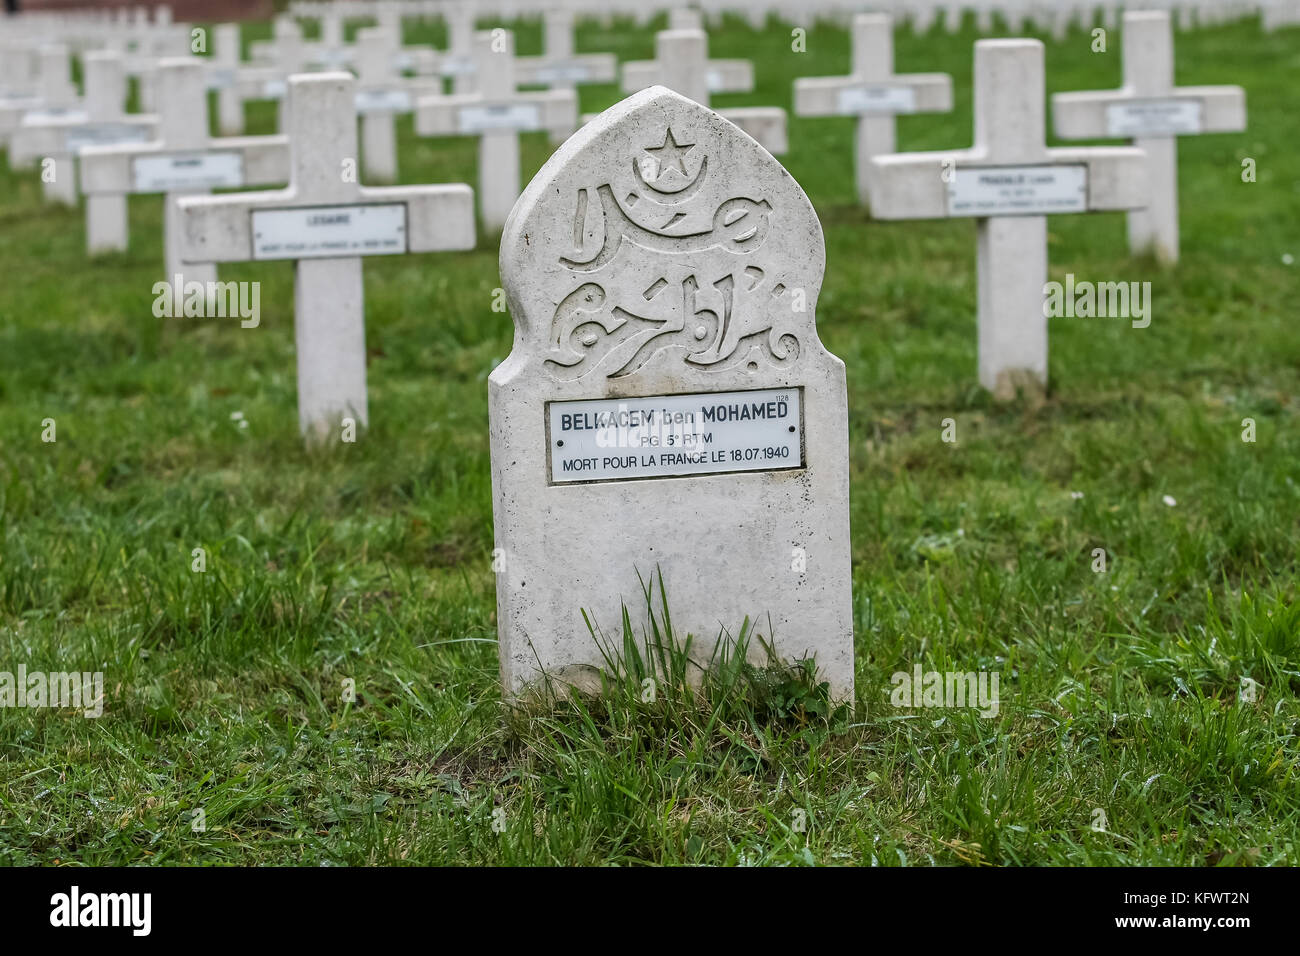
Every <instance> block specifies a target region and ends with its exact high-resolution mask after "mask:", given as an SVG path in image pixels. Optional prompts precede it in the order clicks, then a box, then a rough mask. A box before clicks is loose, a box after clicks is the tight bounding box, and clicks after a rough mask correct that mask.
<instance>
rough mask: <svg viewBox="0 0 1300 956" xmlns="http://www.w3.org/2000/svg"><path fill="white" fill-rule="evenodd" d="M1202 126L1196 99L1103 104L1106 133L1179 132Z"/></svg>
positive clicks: (1175, 134) (1199, 130)
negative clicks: (1104, 107)
mask: <svg viewBox="0 0 1300 956" xmlns="http://www.w3.org/2000/svg"><path fill="white" fill-rule="evenodd" d="M1203 128H1204V127H1203V126H1202V123H1201V101H1200V100H1138V101H1136V102H1127V103H1110V104H1108V105H1107V106H1106V133H1107V135H1108V136H1114V137H1116V138H1119V137H1132V136H1181V135H1185V134H1196V133H1199V132H1201V130H1202V129H1203Z"/></svg>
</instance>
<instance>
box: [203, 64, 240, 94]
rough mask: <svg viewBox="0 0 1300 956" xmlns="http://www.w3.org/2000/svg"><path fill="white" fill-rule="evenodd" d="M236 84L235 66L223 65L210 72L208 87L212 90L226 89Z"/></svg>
mask: <svg viewBox="0 0 1300 956" xmlns="http://www.w3.org/2000/svg"><path fill="white" fill-rule="evenodd" d="M234 85H235V68H234V67H230V66H221V67H217V68H215V69H214V70H212V71H211V72H210V73H208V89H210V90H224V89H225V88H226V87H228V86H234Z"/></svg>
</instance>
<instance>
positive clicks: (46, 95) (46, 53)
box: [0, 43, 87, 202]
mask: <svg viewBox="0 0 1300 956" xmlns="http://www.w3.org/2000/svg"><path fill="white" fill-rule="evenodd" d="M36 62H37V89H36V95H35V96H16V97H14V98H12V99H8V100H4V101H0V147H4V148H5V149H8V146H9V140H10V138H11V137H12V136H13V134H14V130H16V129H18V127H19V126H21V125H22V122H23V120H24V119H27V118H29V117H30V118H32V119H52V118H61V119H72V120H81V121H83V122H84V121H85V119H86V118H87V117H86V111H85V109H84V108H83V107H82V104H81V100H80V98H79V97H78V96H77V87H76V85H75V84H73V82H72V73H71V61H70V60H69V59H68V48H67V47H66V46H64V45H63V44H61V43H50V44H46V45H44V46H42V47H41V48H40V50H39V52H38V53H37V58H36ZM64 178H65V179H66V177H64ZM62 188H63V190H64V191H65V192H66V190H68V189H71V190H72V197H73V198H72V199H71V200H68V201H69V202H76V184H75V183H72V184H67V183H64V184H62ZM47 195H48V194H47ZM51 198H53V197H51Z"/></svg>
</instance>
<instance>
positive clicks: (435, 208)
mask: <svg viewBox="0 0 1300 956" xmlns="http://www.w3.org/2000/svg"><path fill="white" fill-rule="evenodd" d="M394 204H402V205H405V206H406V235H407V250H406V251H407V252H446V251H452V250H460V249H472V248H474V190H472V189H471V188H470V187H469V186H466V185H464V184H462V183H456V184H450V185H436V186H380V187H366V186H362V187H360V188H359V189H358V191H357V194H356V195H355V197H353V198H347V199H336V200H332V201H330V202H328V203H321V202H320V201H319V200H312V199H309V198H305V197H302V196H299V195H298V194H297V192H296V191H295V190H294V189H292V188H291V189H284V190H271V191H267V192H259V193H230V194H227V195H224V196H188V197H185V198H182V199H180V200H179V201H178V205H179V207H180V214H181V258H182V259H183V260H184V261H186V262H247V261H249V260H251V259H253V258H254V255H253V213H254V212H255V211H257V210H268V211H269V210H273V209H304V208H321V209H328V208H329V207H339V206H349V207H351V206H384V205H394Z"/></svg>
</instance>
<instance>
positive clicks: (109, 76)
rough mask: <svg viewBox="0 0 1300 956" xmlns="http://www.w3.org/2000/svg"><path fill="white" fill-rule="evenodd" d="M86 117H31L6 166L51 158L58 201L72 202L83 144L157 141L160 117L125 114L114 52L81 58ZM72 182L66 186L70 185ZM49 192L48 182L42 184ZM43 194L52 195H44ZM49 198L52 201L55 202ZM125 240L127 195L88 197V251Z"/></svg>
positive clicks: (18, 132)
mask: <svg viewBox="0 0 1300 956" xmlns="http://www.w3.org/2000/svg"><path fill="white" fill-rule="evenodd" d="M83 62H84V64H85V81H86V99H85V113H86V117H85V119H84V120H83V119H81V118H80V117H78V116H76V115H73V114H64V115H61V116H59V115H55V116H39V115H31V114H29V115H28V116H27V117H26V118H24V120H23V123H22V125H21V126H19V127H18V129H17V130H16V131H15V132H14V135H13V143H12V147H11V149H10V153H9V158H10V162H11V163H12V164H13V165H14V166H16V167H25V166H26V165H28V164H29V163H31V162H33V161H35V160H38V159H41V158H45V159H50V160H53V162H54V170H55V178H56V179H57V180H59V181H60V182H59V190H60V192H59V193H58V194H56V196H57V197H62V198H63V199H64V200H65V201H66V199H67V198H68V196H67V193H66V192H64V190H66V189H68V188H70V189H71V197H70V198H71V201H72V202H73V203H75V202H76V196H77V190H76V183H77V173H76V167H75V162H74V157H76V156H77V155H78V154H79V153H80V152H81V150H82V148H83V147H86V146H99V145H109V144H113V143H145V142H149V141H150V140H154V139H157V137H158V117H156V116H149V115H144V114H135V115H128V114H127V113H124V112H123V110H122V104H123V103H124V102H125V101H126V75H125V74H124V73H123V72H122V56H121V54H119V53H116V52H112V51H107V50H104V51H92V52H90V53H87V54H85V57H84V60H83ZM69 184H70V186H69ZM45 185H46V187H47V189H48V187H49V186H51V185H52V184H51V183H49V182H46V184H45ZM47 196H50V194H49V193H48V192H47ZM56 196H50V198H56ZM126 240H127V219H126V195H125V194H122V195H117V196H104V195H101V196H88V197H86V251H87V252H89V253H91V254H92V255H93V254H95V253H99V252H107V251H110V250H117V249H125V248H126Z"/></svg>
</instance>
